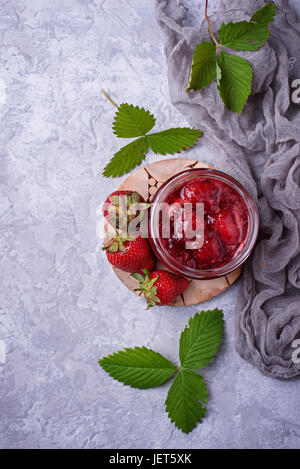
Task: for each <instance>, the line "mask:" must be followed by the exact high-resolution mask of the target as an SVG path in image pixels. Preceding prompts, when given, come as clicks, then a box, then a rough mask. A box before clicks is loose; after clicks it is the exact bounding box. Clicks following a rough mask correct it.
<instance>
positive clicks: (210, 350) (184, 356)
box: [179, 309, 223, 370]
mask: <svg viewBox="0 0 300 469" xmlns="http://www.w3.org/2000/svg"><path fill="white" fill-rule="evenodd" d="M222 334H223V313H222V311H221V310H219V309H214V310H211V311H201V313H196V314H195V316H194V317H193V318H191V319H190V320H189V323H188V326H186V327H185V329H184V330H183V332H182V333H181V336H180V345H179V357H180V362H181V365H182V366H183V367H184V368H189V369H193V370H197V369H199V368H204V367H205V366H206V365H207V364H208V363H209V362H210V361H212V359H213V357H214V354H215V353H216V352H217V351H218V348H219V345H220V343H221V340H222Z"/></svg>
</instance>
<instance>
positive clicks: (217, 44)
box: [205, 0, 222, 49]
mask: <svg viewBox="0 0 300 469" xmlns="http://www.w3.org/2000/svg"><path fill="white" fill-rule="evenodd" d="M207 4H208V0H205V19H206V21H207V24H208V29H209V32H210V35H211V37H212V38H213V41H214V43H215V44H216V47H217V49H220V48H221V47H222V46H221V44H219V43H218V41H217V39H216V38H215V36H214V33H213V32H212V27H211V23H210V19H209V17H208V15H207Z"/></svg>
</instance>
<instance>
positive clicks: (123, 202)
mask: <svg viewBox="0 0 300 469" xmlns="http://www.w3.org/2000/svg"><path fill="white" fill-rule="evenodd" d="M149 207H150V204H148V203H146V202H145V200H144V198H143V197H142V196H141V195H140V194H139V193H138V192H135V191H130V190H127V191H115V192H113V193H112V194H110V195H109V196H108V197H107V199H106V201H105V203H104V206H103V215H104V217H105V218H106V220H107V221H108V222H109V223H110V224H111V225H112V226H113V227H114V228H116V229H121V230H125V229H126V228H127V226H128V224H129V223H130V222H131V220H133V219H134V218H136V217H138V219H139V220H140V221H141V220H142V219H143V217H144V215H145V210H147V209H148V208H149Z"/></svg>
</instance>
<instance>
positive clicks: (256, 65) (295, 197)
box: [156, 0, 300, 378]
mask: <svg viewBox="0 0 300 469" xmlns="http://www.w3.org/2000/svg"><path fill="white" fill-rule="evenodd" d="M188 3H189V7H190V8H191V10H192V9H193V5H194V8H197V4H196V3H194V2H193V5H192V4H191V2H186V4H188ZM275 3H276V6H277V14H276V20H275V23H273V24H272V25H271V27H270V30H271V35H270V38H269V41H268V42H267V43H266V44H265V45H264V46H263V47H261V48H260V49H259V50H258V51H255V52H237V51H231V53H233V54H237V55H241V56H242V57H245V58H246V59H247V60H249V62H250V63H251V65H252V68H253V83H252V92H251V96H250V98H249V100H248V102H247V104H246V106H245V108H244V110H243V112H242V114H241V115H240V116H238V115H237V114H235V113H232V112H229V111H227V110H226V109H225V108H224V105H223V103H222V101H221V99H220V97H219V95H218V92H217V86H216V82H215V81H214V82H213V83H212V84H210V85H209V86H208V87H207V88H205V89H203V90H201V91H190V92H189V94H187V93H186V92H185V90H186V87H187V84H188V81H189V71H190V66H191V61H192V55H193V50H194V48H195V46H196V44H197V43H199V42H202V41H207V40H211V39H210V36H209V32H208V27H207V23H206V21H205V19H204V20H203V22H202V23H201V26H200V27H198V28H195V27H191V26H190V24H192V23H193V21H194V19H193V16H192V14H194V15H195V13H198V12H195V11H194V12H193V13H192V12H189V11H187V9H186V8H185V7H184V6H182V5H181V4H180V2H179V1H178V0H156V16H157V20H158V23H159V25H160V26H161V28H162V30H163V31H164V33H165V37H166V47H165V49H166V57H167V65H168V81H169V89H170V96H171V101H172V103H173V104H174V106H176V108H177V109H179V110H180V111H181V113H182V114H183V115H184V116H185V117H186V119H187V120H188V122H189V123H190V124H191V125H193V126H194V127H197V128H200V129H203V130H204V132H205V137H206V142H207V143H208V144H209V146H210V147H211V155H212V162H213V163H214V164H215V165H216V166H217V168H219V169H221V170H224V171H225V172H228V173H230V174H231V175H232V176H234V177H235V178H236V179H237V180H239V181H240V182H242V183H243V184H244V186H245V187H246V189H247V190H248V191H249V192H250V193H251V194H252V196H253V197H254V198H255V200H256V201H257V204H258V207H259V213H260V235H259V239H258V242H257V245H256V248H255V250H254V252H253V253H252V255H251V257H250V258H249V259H248V261H247V262H246V264H245V266H244V273H243V278H242V281H241V282H240V285H239V292H238V301H237V305H236V348H237V351H238V352H239V353H240V355H241V356H242V357H243V358H245V359H247V360H249V361H250V362H251V363H253V364H255V365H256V366H257V367H258V368H259V369H260V370H261V372H262V373H264V374H266V375H269V376H273V377H276V378H292V377H294V376H296V375H299V374H300V363H296V361H297V360H295V358H297V356H298V355H297V353H298V352H297V349H295V348H294V347H295V346H297V343H296V342H295V340H296V339H299V338H300V248H299V227H300V187H299V186H300V157H299V142H300V114H299V110H300V103H299V104H294V103H292V102H291V93H292V91H293V90H292V88H291V82H292V80H293V78H297V72H296V73H295V71H296V66H297V65H298V63H299V62H300V58H298V60H296V62H295V66H294V75H293V73H290V69H291V63H292V62H293V61H294V60H295V59H293V57H296V59H297V55H299V53H300V51H299V48H300V24H299V23H298V22H297V18H296V16H295V14H294V12H293V11H292V10H291V9H290V8H289V6H288V4H287V3H286V2H285V1H284V0H282V1H280V0H279V1H277V2H275ZM264 4H265V2H264V1H254V0H224V1H221V2H219V4H218V9H217V12H215V13H214V14H211V15H210V19H211V23H212V28H213V31H216V32H217V30H218V29H219V27H220V25H221V23H222V22H225V23H227V22H230V21H241V20H244V19H250V17H251V16H252V15H253V13H254V12H255V11H256V10H257V9H259V8H261V7H262V6H263V5H264ZM203 17H204V15H203ZM194 18H195V16H194ZM291 59H292V61H291ZM298 77H299V78H300V70H299V73H298ZM298 348H299V344H298ZM296 352H297V353H296ZM293 353H294V355H293Z"/></svg>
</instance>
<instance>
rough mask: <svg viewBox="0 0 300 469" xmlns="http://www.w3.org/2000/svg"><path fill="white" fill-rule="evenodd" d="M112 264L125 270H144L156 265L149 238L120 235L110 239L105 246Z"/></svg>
mask: <svg viewBox="0 0 300 469" xmlns="http://www.w3.org/2000/svg"><path fill="white" fill-rule="evenodd" d="M102 249H103V250H105V251H106V255H107V259H108V262H109V263H110V264H112V265H113V266H114V267H117V268H118V269H120V270H124V271H125V272H143V270H144V269H149V270H152V269H154V266H155V259H154V255H153V253H152V251H151V249H150V246H149V243H148V241H147V239H145V238H142V237H141V236H138V237H137V238H133V237H131V236H127V235H126V236H120V235H119V234H116V237H115V238H112V239H110V241H109V242H108V244H106V245H105V246H104V247H103V248H102Z"/></svg>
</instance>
